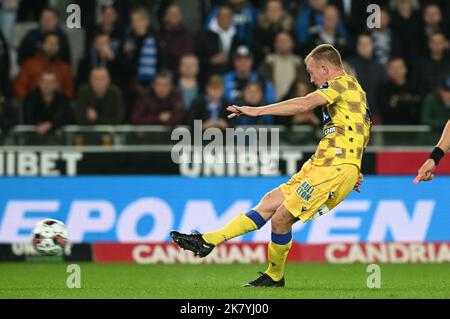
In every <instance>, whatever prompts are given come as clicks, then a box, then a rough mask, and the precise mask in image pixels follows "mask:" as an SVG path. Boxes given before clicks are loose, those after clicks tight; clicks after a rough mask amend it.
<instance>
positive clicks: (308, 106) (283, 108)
mask: <svg viewBox="0 0 450 319" xmlns="http://www.w3.org/2000/svg"><path fill="white" fill-rule="evenodd" d="M327 103H328V101H327V100H326V99H325V98H324V97H323V96H321V95H319V94H316V93H310V94H308V95H307V96H305V97H296V98H293V99H290V100H286V101H282V102H279V103H274V104H269V105H265V106H259V107H251V106H236V105H232V106H229V107H228V108H227V110H228V111H229V112H231V114H230V115H228V117H229V118H233V117H236V116H239V115H247V116H261V115H280V116H290V115H295V114H297V113H301V112H309V111H311V110H313V109H314V108H316V107H318V106H321V105H325V104H327Z"/></svg>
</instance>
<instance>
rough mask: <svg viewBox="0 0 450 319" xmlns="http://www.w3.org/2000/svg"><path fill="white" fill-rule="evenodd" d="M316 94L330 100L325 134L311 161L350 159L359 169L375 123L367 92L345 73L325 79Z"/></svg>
mask: <svg viewBox="0 0 450 319" xmlns="http://www.w3.org/2000/svg"><path fill="white" fill-rule="evenodd" d="M313 94H319V95H320V96H323V97H324V98H325V99H326V100H327V102H328V103H327V104H326V105H324V106H322V113H323V133H324V136H323V138H322V140H321V141H320V143H319V145H318V147H317V150H316V152H315V154H314V155H313V156H312V157H311V161H312V164H313V165H318V166H331V165H337V164H344V163H348V164H354V165H356V166H357V167H358V168H359V170H360V169H361V160H362V155H363V152H364V149H365V148H366V146H367V144H368V143H369V138H370V128H371V126H372V120H371V115H370V110H369V107H368V105H367V99H366V93H365V92H364V90H363V89H362V88H361V86H360V85H359V83H358V81H357V80H356V79H355V78H354V77H353V76H351V75H348V74H346V75H342V76H339V77H337V78H335V79H333V80H331V81H328V82H326V83H325V84H324V85H322V86H321V87H320V88H319V89H317V90H316V91H314V92H313Z"/></svg>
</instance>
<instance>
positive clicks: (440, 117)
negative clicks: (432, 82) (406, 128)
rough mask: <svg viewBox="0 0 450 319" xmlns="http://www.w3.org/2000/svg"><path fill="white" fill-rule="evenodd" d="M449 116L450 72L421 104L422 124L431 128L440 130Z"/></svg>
mask: <svg viewBox="0 0 450 319" xmlns="http://www.w3.org/2000/svg"><path fill="white" fill-rule="evenodd" d="M449 118H450V73H449V75H448V76H447V77H446V78H444V79H443V80H442V81H441V83H440V85H439V86H438V89H436V90H434V91H433V92H431V93H430V94H428V96H427V97H426V98H425V100H424V102H423V106H422V117H421V119H422V124H426V125H430V126H431V128H432V129H433V130H439V131H441V130H442V128H443V127H444V126H445V123H447V121H448V119H449Z"/></svg>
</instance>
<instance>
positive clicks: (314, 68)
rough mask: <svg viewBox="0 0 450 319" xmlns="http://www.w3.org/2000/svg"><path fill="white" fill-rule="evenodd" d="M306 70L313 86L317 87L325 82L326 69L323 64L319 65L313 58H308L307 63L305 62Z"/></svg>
mask: <svg viewBox="0 0 450 319" xmlns="http://www.w3.org/2000/svg"><path fill="white" fill-rule="evenodd" d="M306 70H307V71H308V73H309V76H310V82H311V83H312V84H314V85H315V86H317V87H319V86H321V85H322V84H323V83H325V82H326V81H327V71H328V69H327V68H326V66H325V65H323V63H319V62H318V61H316V60H314V59H313V58H310V59H308V62H306Z"/></svg>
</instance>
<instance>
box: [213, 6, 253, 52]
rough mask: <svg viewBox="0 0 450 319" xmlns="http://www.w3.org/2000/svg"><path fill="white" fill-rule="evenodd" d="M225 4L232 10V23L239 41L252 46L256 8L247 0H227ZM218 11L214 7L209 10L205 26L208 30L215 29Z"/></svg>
mask: <svg viewBox="0 0 450 319" xmlns="http://www.w3.org/2000/svg"><path fill="white" fill-rule="evenodd" d="M226 4H228V5H229V6H230V8H231V10H232V11H233V25H234V26H235V27H236V34H237V36H238V39H239V41H240V42H241V43H245V44H246V45H248V46H249V47H252V45H253V29H254V27H255V24H256V16H257V10H256V9H255V8H253V7H252V5H251V4H250V3H249V1H248V0H228V1H226ZM218 11H219V9H217V8H216V9H213V10H211V13H210V14H209V17H208V21H207V28H208V29H210V30H214V29H216V24H217V23H218V21H217V15H218Z"/></svg>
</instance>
